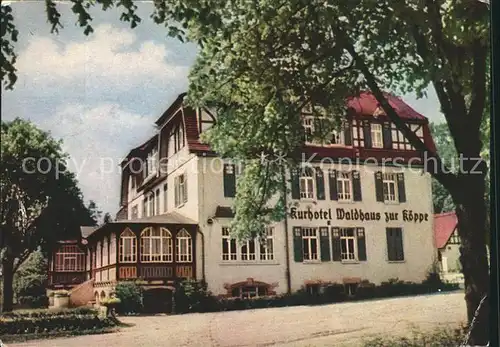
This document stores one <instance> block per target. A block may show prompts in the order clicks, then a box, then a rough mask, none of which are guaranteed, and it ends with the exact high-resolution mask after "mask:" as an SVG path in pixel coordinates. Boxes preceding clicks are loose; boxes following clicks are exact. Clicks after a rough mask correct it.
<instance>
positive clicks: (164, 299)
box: [143, 288, 172, 313]
mask: <svg viewBox="0 0 500 347" xmlns="http://www.w3.org/2000/svg"><path fill="white" fill-rule="evenodd" d="M143 303H144V312H146V313H171V312H172V291H171V290H169V289H167V288H153V289H148V290H146V291H145V292H144V297H143Z"/></svg>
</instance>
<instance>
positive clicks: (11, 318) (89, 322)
mask: <svg viewBox="0 0 500 347" xmlns="http://www.w3.org/2000/svg"><path fill="white" fill-rule="evenodd" d="M115 325H116V323H115V322H113V321H112V320H109V319H107V318H102V317H100V316H99V312H98V311H97V310H96V309H92V308H88V307H81V308H76V309H60V310H29V311H14V312H9V313H4V314H1V315H0V336H2V335H17V334H38V333H58V332H71V331H82V330H100V329H103V328H109V327H113V326H115Z"/></svg>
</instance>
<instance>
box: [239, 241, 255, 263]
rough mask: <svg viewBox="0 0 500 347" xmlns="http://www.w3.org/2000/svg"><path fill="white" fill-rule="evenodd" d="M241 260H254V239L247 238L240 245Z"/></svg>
mask: <svg viewBox="0 0 500 347" xmlns="http://www.w3.org/2000/svg"><path fill="white" fill-rule="evenodd" d="M241 260H255V240H248V241H245V242H244V243H243V245H242V246H241Z"/></svg>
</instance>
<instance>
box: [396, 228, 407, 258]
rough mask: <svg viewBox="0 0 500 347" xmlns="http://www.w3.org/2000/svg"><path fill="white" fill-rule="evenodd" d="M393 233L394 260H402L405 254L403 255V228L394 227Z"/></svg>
mask: <svg viewBox="0 0 500 347" xmlns="http://www.w3.org/2000/svg"><path fill="white" fill-rule="evenodd" d="M394 234H395V238H394V239H395V240H394V244H395V251H396V252H395V253H396V254H395V255H396V260H404V259H405V255H404V250H403V229H401V228H394Z"/></svg>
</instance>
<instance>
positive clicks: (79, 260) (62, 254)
mask: <svg viewBox="0 0 500 347" xmlns="http://www.w3.org/2000/svg"><path fill="white" fill-rule="evenodd" d="M55 271H58V272H78V271H85V253H84V252H83V251H82V250H81V249H80V248H78V246H76V245H64V246H62V247H61V248H59V250H58V251H57V252H56V255H55Z"/></svg>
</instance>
